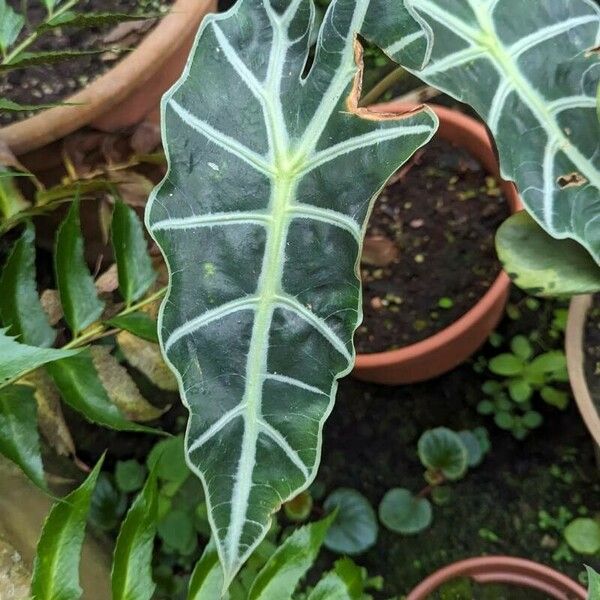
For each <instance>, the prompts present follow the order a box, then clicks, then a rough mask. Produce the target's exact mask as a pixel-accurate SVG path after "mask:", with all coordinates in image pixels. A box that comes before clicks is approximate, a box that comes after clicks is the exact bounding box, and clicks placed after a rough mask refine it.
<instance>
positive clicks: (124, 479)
mask: <svg viewBox="0 0 600 600" xmlns="http://www.w3.org/2000/svg"><path fill="white" fill-rule="evenodd" d="M145 478H146V467H144V465H141V464H140V463H139V462H138V461H137V460H134V459H131V460H124V461H123V460H119V461H117V466H116V467H115V481H116V483H117V487H118V488H119V489H120V490H121V491H122V492H125V493H130V492H137V491H138V490H139V489H140V488H141V487H142V486H143V485H144V479H145Z"/></svg>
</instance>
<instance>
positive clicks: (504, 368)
mask: <svg viewBox="0 0 600 600" xmlns="http://www.w3.org/2000/svg"><path fill="white" fill-rule="evenodd" d="M524 366H525V365H524V363H523V360H522V359H520V358H519V357H518V356H515V355H514V354H508V353H505V354H499V355H498V356H494V358H492V359H491V360H490V362H489V363H488V367H489V369H490V371H491V372H492V373H495V374H496V375H502V376H504V377H514V376H516V375H520V374H521V373H522V372H523V368H524Z"/></svg>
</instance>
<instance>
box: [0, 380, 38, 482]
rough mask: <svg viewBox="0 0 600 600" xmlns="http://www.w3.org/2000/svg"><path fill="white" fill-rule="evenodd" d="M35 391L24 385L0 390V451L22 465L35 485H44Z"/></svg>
mask: <svg viewBox="0 0 600 600" xmlns="http://www.w3.org/2000/svg"><path fill="white" fill-rule="evenodd" d="M33 392H34V390H33V388H31V387H29V386H25V385H11V386H8V387H6V388H3V389H1V390H0V454H3V455H4V456H6V457H7V458H9V459H10V460H12V461H13V462H14V463H16V464H17V465H19V467H21V469H22V470H23V472H24V473H25V474H26V475H27V477H29V478H30V479H31V480H32V481H33V482H34V483H35V484H36V485H39V486H40V487H41V488H45V487H46V480H45V479H44V467H43V465H42V455H41V453H40V438H39V435H38V430H37V418H36V417H37V411H36V402H35V398H34V397H33Z"/></svg>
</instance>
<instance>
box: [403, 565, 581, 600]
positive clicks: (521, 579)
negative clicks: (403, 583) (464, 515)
mask: <svg viewBox="0 0 600 600" xmlns="http://www.w3.org/2000/svg"><path fill="white" fill-rule="evenodd" d="M459 577H469V578H470V579H472V580H473V581H475V582H477V583H503V584H508V585H514V586H518V587H522V588H523V587H525V588H530V589H534V590H538V591H540V592H542V593H544V594H546V595H547V596H549V597H550V598H554V599H556V600H585V599H586V597H587V592H586V590H585V589H584V588H583V587H582V586H580V585H579V584H578V583H575V582H574V581H573V580H572V579H569V578H568V577H567V576H566V575H563V574H562V573H559V572H558V571H555V570H554V569H551V568H550V567H547V566H545V565H541V564H539V563H536V562H533V561H530V560H525V559H524V558H514V557H511V556H481V557H478V558H469V559H467V560H461V561H459V562H456V563H454V564H451V565H449V566H447V567H444V568H443V569H440V570H439V571H436V572H435V573H434V574H433V575H430V576H429V577H428V578H427V579H425V580H424V581H422V582H421V583H420V584H419V585H418V586H417V587H416V588H415V589H414V590H413V591H412V592H410V594H408V596H407V597H406V600H427V598H429V597H430V595H431V594H433V592H435V591H436V590H437V589H439V588H440V586H442V585H443V584H444V583H446V582H448V581H451V580H452V579H457V578H459Z"/></svg>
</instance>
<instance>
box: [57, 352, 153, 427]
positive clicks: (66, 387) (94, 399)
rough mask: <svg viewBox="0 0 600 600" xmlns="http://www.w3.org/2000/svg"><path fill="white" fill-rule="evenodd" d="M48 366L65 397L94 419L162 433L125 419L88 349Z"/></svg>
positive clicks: (104, 422)
mask: <svg viewBox="0 0 600 600" xmlns="http://www.w3.org/2000/svg"><path fill="white" fill-rule="evenodd" d="M47 369H48V373H49V374H50V376H51V377H52V379H53V380H54V383H55V384H56V386H57V387H58V389H59V391H60V393H61V396H62V397H63V399H64V401H65V402H66V403H67V404H69V405H70V406H71V407H72V408H74V409H75V410H76V411H78V412H80V413H81V414H82V415H83V416H84V417H86V418H87V419H88V420H89V421H91V422H92V423H98V424H99V425H104V426H105V427H110V428H111V429H117V430H120V431H141V432H148V433H160V432H158V431H157V430H155V429H151V428H149V427H144V426H143V425H138V424H137V423H132V422H131V421H128V420H127V419H125V417H124V416H123V415H122V413H121V411H120V410H119V409H118V408H117V407H116V406H115V405H114V404H113V403H112V402H111V401H110V398H109V396H108V394H107V392H106V390H105V389H104V387H103V386H102V383H101V381H100V378H99V377H98V373H97V372H96V369H95V367H94V363H93V360H92V357H91V355H90V352H89V350H84V351H83V352H81V354H78V355H77V356H72V357H70V358H66V359H63V360H59V361H56V362H54V363H52V364H51V365H48V367H47Z"/></svg>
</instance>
